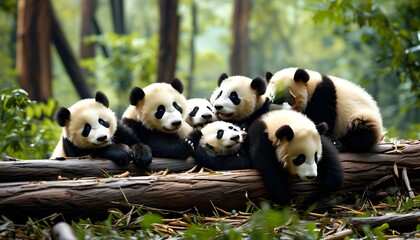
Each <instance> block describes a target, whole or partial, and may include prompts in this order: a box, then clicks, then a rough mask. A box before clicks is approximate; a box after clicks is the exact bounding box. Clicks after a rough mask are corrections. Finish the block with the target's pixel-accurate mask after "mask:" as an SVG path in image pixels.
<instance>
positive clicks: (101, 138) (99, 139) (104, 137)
mask: <svg viewBox="0 0 420 240" xmlns="http://www.w3.org/2000/svg"><path fill="white" fill-rule="evenodd" d="M96 140H97V141H98V142H103V141H105V140H106V136H103V137H98V138H97V139H96Z"/></svg>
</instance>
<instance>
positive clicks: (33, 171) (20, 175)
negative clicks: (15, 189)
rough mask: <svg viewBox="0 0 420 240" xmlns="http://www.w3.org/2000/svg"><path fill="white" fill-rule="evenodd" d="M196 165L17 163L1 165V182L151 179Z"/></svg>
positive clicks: (87, 160) (100, 161)
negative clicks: (154, 174) (122, 176)
mask: <svg viewBox="0 0 420 240" xmlns="http://www.w3.org/2000/svg"><path fill="white" fill-rule="evenodd" d="M194 165H195V163H194V160H193V159H192V158H189V159H187V160H181V159H165V158H155V159H153V161H152V163H151V164H150V165H149V166H147V167H138V166H136V165H135V164H125V165H118V164H115V163H114V162H112V161H110V160H106V159H90V158H85V159H78V158H72V159H66V160H50V159H44V160H15V161H0V182H18V181H38V180H57V179H58V177H59V176H60V177H62V178H69V179H74V178H85V177H104V176H106V174H108V175H111V176H112V175H116V174H121V173H124V172H126V171H129V172H130V175H131V176H144V175H149V174H150V173H151V172H158V171H165V170H169V172H184V171H187V170H189V169H191V168H192V167H194Z"/></svg>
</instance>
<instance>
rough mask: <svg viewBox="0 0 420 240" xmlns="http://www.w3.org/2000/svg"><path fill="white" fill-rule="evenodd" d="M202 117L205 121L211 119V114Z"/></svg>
mask: <svg viewBox="0 0 420 240" xmlns="http://www.w3.org/2000/svg"><path fill="white" fill-rule="evenodd" d="M201 117H202V118H204V119H210V118H211V114H203V115H201Z"/></svg>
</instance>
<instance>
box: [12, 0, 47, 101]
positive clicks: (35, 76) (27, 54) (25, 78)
mask: <svg viewBox="0 0 420 240" xmlns="http://www.w3.org/2000/svg"><path fill="white" fill-rule="evenodd" d="M51 14H52V7H51V4H50V1H49V0H39V1H31V0H21V1H19V3H18V30H17V35H18V36H17V56H16V61H17V63H16V66H17V70H18V73H19V78H20V86H21V87H22V88H23V89H25V90H26V91H27V92H28V94H29V97H30V98H31V99H32V100H37V101H47V100H48V99H50V98H51V96H52V84H51V78H52V77H51V75H52V74H51V54H50V42H51V31H52V29H51V24H52V23H51Z"/></svg>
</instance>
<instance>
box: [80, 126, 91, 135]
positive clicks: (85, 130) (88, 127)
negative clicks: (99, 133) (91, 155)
mask: <svg viewBox="0 0 420 240" xmlns="http://www.w3.org/2000/svg"><path fill="white" fill-rule="evenodd" d="M91 129H92V127H91V126H90V124H89V123H85V126H84V127H83V131H82V136H83V137H87V136H89V133H90V130H91Z"/></svg>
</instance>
